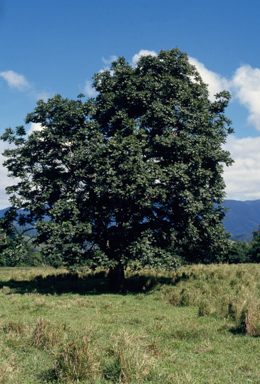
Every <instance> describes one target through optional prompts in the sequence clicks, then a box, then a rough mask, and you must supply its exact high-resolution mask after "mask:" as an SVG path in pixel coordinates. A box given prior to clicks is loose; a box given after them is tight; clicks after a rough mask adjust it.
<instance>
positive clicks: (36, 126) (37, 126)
mask: <svg viewBox="0 0 260 384" xmlns="http://www.w3.org/2000/svg"><path fill="white" fill-rule="evenodd" d="M42 129H43V126H42V125H41V124H40V123H31V126H30V128H29V130H28V132H27V135H28V136H29V135H31V134H32V133H33V132H35V131H41V130H42Z"/></svg>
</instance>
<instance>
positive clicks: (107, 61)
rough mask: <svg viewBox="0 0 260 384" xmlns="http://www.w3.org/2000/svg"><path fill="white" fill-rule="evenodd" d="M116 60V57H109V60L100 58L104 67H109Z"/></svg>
mask: <svg viewBox="0 0 260 384" xmlns="http://www.w3.org/2000/svg"><path fill="white" fill-rule="evenodd" d="M117 59H118V57H117V56H115V55H111V56H110V58H109V59H105V58H104V57H102V61H103V63H104V64H106V65H109V66H110V64H111V63H113V61H116V60H117Z"/></svg>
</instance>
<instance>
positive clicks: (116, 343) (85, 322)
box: [0, 264, 260, 384]
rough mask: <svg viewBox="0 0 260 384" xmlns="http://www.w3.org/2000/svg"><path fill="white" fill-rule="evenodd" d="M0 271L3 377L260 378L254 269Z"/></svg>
mask: <svg viewBox="0 0 260 384" xmlns="http://www.w3.org/2000/svg"><path fill="white" fill-rule="evenodd" d="M106 274H107V272H106V271H97V272H96V273H95V272H93V271H81V272H79V273H69V272H68V271H66V270H64V269H63V270H54V269H51V268H47V269H40V268H13V269H12V268H2V269H0V351H1V353H0V383H7V384H10V383H25V384H26V383H34V384H35V383H36V384H37V383H41V384H44V383H90V384H97V383H100V384H122V383H126V384H136V383H138V384H143V383H156V384H157V383H158V384H170V383H177V384H186V383H194V384H206V383H207V384H208V383H215V384H219V383H249V382H253V383H255V384H257V383H260V379H259V377H260V368H259V364H258V362H257V359H258V354H259V350H260V345H259V340H260V339H259V338H258V336H259V335H260V316H259V313H260V279H259V276H260V266H259V265H255V264H254V265H250V264H239V265H226V264H223V265H208V266H205V265H195V266H185V267H181V268H180V269H179V270H178V271H177V272H175V273H174V272H167V273H166V272H165V273H163V272H161V273H158V272H156V271H153V270H140V271H135V272H132V271H131V270H127V271H126V285H125V291H124V292H121V293H120V294H115V293H112V292H109V291H108V290H107V289H108V285H107V281H106V278H105V277H106Z"/></svg>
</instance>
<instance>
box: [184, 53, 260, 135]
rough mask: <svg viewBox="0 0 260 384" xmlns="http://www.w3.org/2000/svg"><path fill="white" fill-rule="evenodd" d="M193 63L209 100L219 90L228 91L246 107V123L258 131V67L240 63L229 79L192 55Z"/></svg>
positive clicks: (259, 117)
mask: <svg viewBox="0 0 260 384" xmlns="http://www.w3.org/2000/svg"><path fill="white" fill-rule="evenodd" d="M189 61H190V63H191V64H192V65H195V66H196V68H197V70H198V72H199V73H200V75H201V77H202V79H203V81H204V82H205V83H206V84H208V89H209V97H210V100H211V101H213V100H214V95H215V94H216V93H218V92H220V91H223V90H227V91H230V92H231V94H232V97H233V98H234V99H237V100H238V102H239V103H240V104H241V105H243V106H244V107H246V108H247V110H248V112H249V116H248V119H247V121H248V123H249V124H252V125H253V126H254V127H255V128H256V129H257V130H258V131H260V69H259V68H252V67H251V66H250V65H241V66H240V67H239V68H238V69H237V70H236V71H235V73H234V75H233V76H231V77H230V79H226V78H225V77H223V76H221V75H219V74H218V73H215V72H213V71H210V70H209V69H207V68H206V67H205V65H204V64H203V63H201V62H199V61H198V60H197V59H195V58H193V57H189Z"/></svg>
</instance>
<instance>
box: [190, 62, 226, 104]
mask: <svg viewBox="0 0 260 384" xmlns="http://www.w3.org/2000/svg"><path fill="white" fill-rule="evenodd" d="M189 62H190V64H192V65H195V67H196V68H197V70H198V72H199V74H200V75H201V77H202V80H203V81H204V83H206V84H208V90H209V98H210V100H211V101H214V100H215V97H214V95H215V94H216V93H219V92H221V91H224V90H225V91H228V90H229V89H230V82H229V81H228V80H227V79H226V78H225V77H222V76H221V75H219V74H218V73H215V72H213V71H210V70H209V69H207V68H206V67H205V65H204V64H202V63H200V62H199V61H198V60H197V59H195V58H194V57H189Z"/></svg>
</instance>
